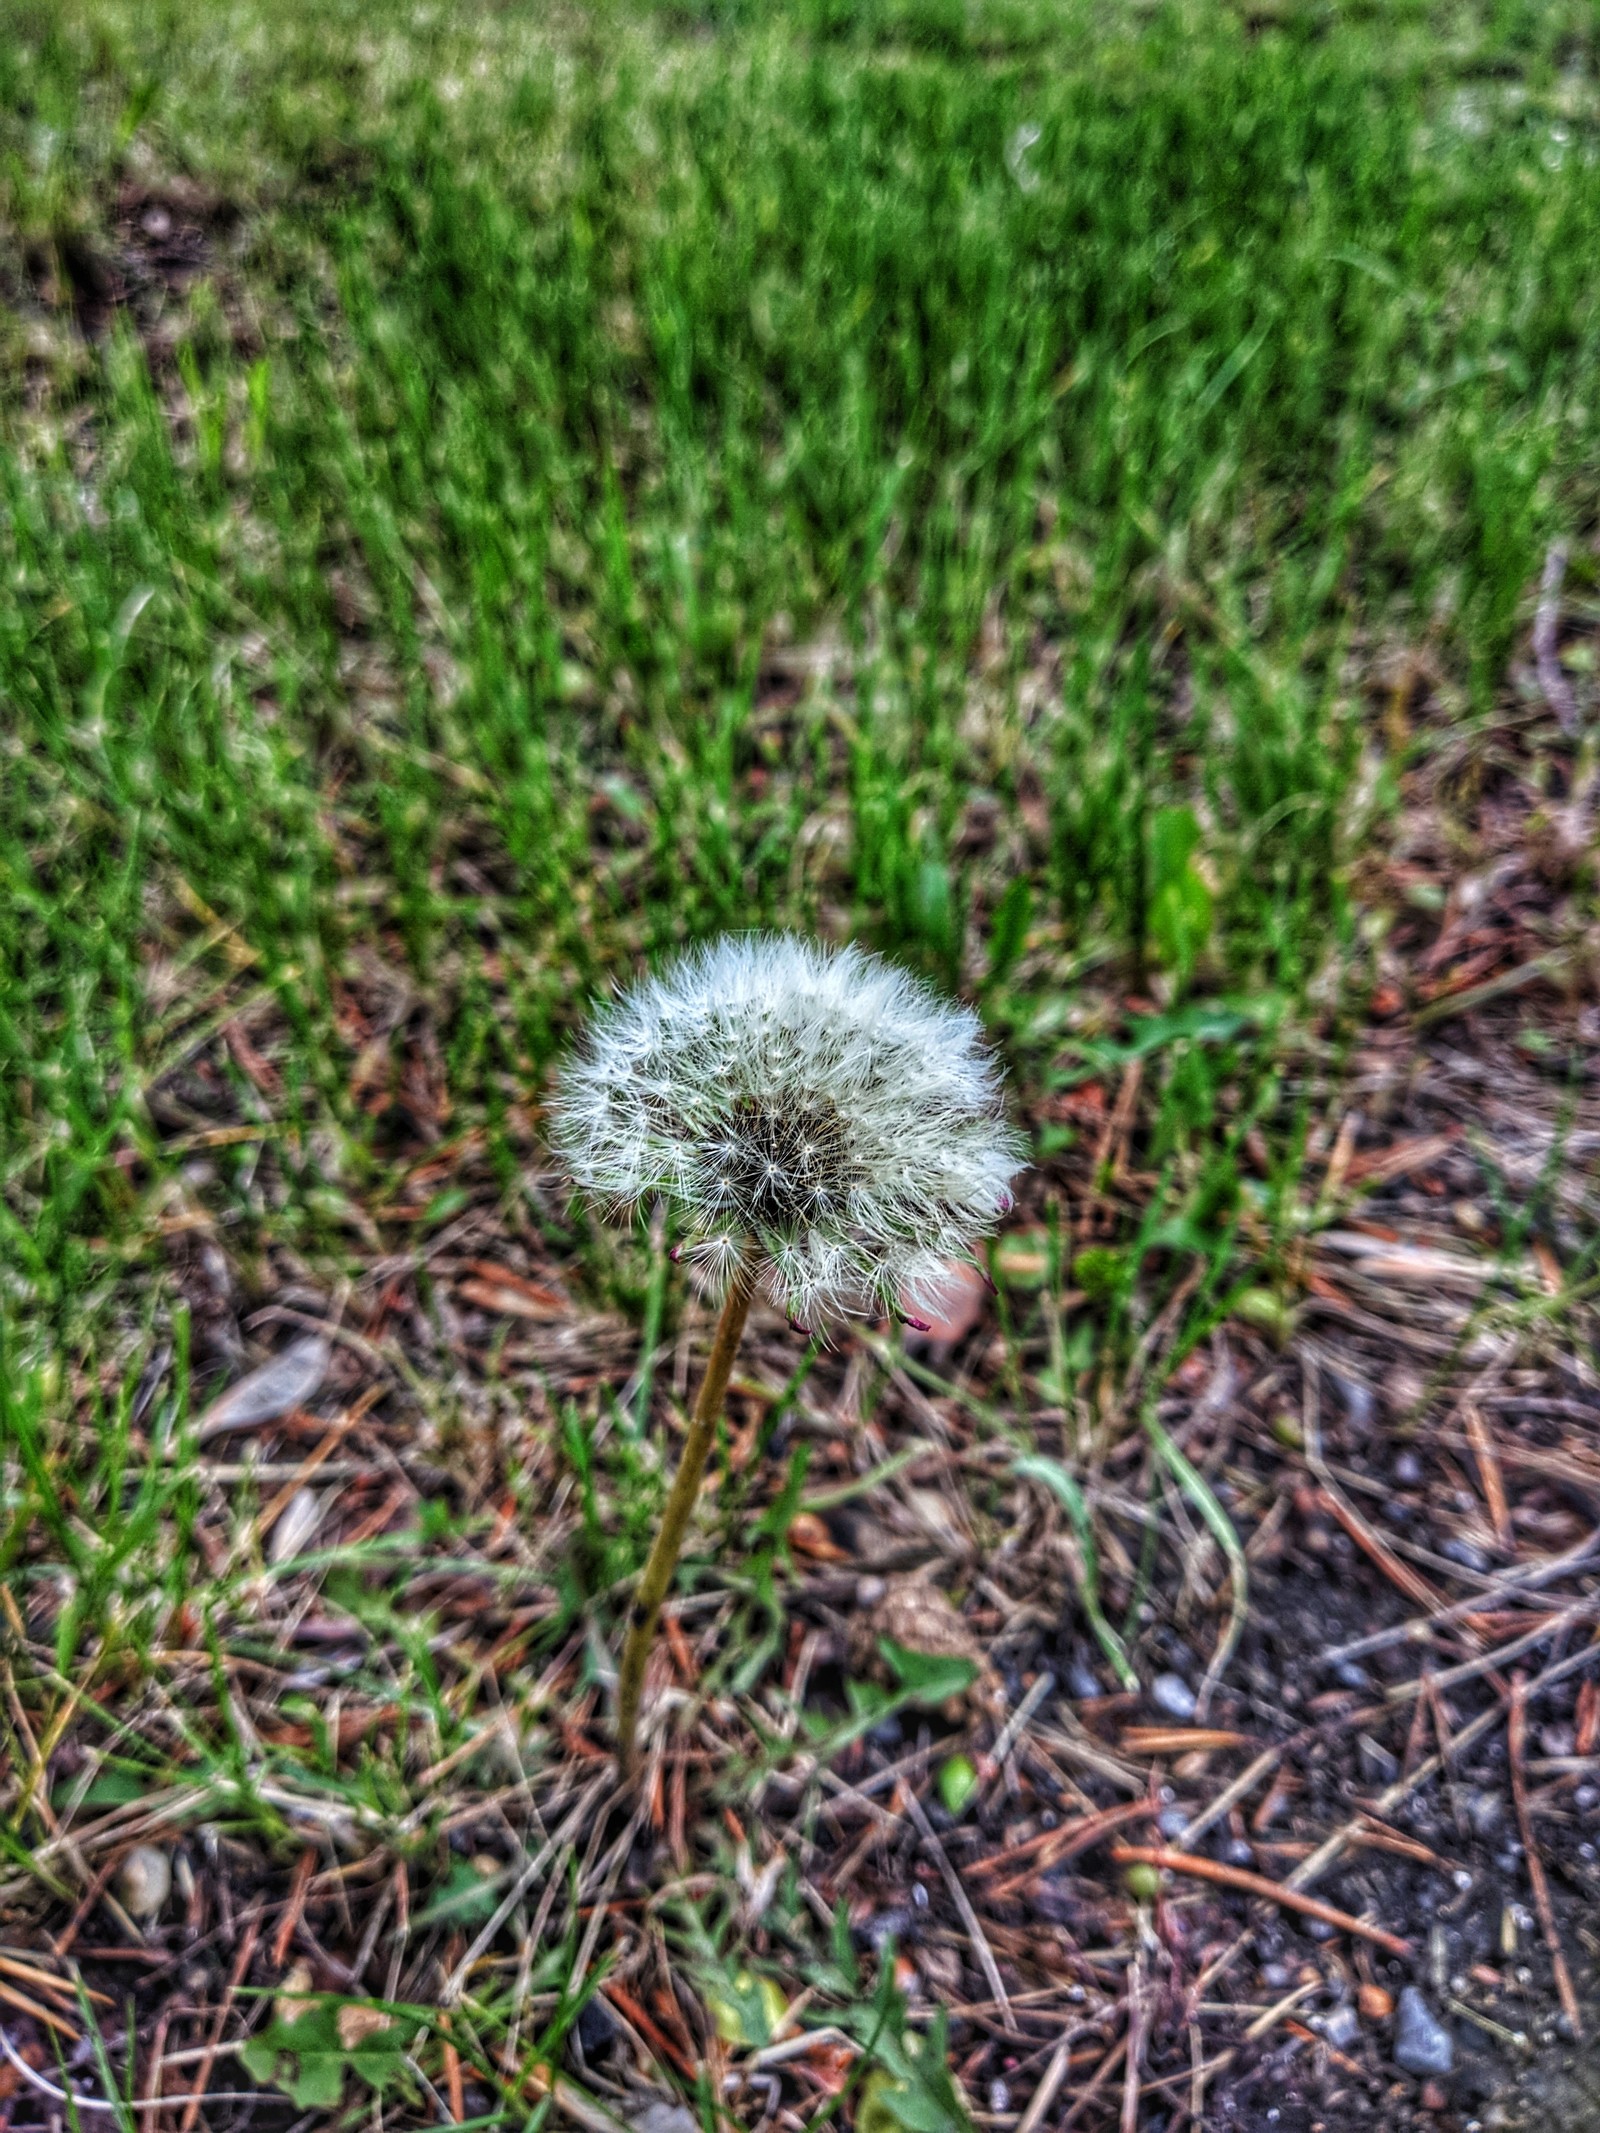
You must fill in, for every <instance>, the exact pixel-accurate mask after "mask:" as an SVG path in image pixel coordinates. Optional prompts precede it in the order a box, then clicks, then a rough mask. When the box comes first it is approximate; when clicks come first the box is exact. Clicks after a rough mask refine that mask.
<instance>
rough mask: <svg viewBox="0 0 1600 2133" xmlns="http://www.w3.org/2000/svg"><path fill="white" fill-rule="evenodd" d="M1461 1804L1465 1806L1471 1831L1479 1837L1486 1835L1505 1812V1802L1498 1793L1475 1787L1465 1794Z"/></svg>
mask: <svg viewBox="0 0 1600 2133" xmlns="http://www.w3.org/2000/svg"><path fill="white" fill-rule="evenodd" d="M1462 1804H1463V1805H1464V1806H1465V1808H1466V1813H1467V1821H1468V1822H1469V1823H1470V1824H1471V1827H1472V1830H1473V1833H1474V1834H1475V1835H1476V1836H1479V1837H1486V1836H1488V1834H1489V1832H1490V1831H1491V1830H1492V1829H1494V1828H1496V1827H1498V1825H1499V1821H1500V1817H1501V1816H1502V1815H1503V1814H1504V1813H1505V1803H1504V1801H1503V1800H1502V1799H1501V1798H1500V1795H1499V1794H1498V1793H1496V1792H1486V1791H1482V1790H1479V1789H1478V1788H1476V1787H1475V1788H1474V1789H1473V1790H1472V1791H1471V1792H1469V1793H1468V1794H1467V1796H1466V1799H1465V1801H1464V1802H1463V1803H1462Z"/></svg>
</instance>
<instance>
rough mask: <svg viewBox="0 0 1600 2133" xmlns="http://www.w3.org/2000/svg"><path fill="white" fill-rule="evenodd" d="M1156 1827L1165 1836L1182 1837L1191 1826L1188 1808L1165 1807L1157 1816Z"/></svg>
mask: <svg viewBox="0 0 1600 2133" xmlns="http://www.w3.org/2000/svg"><path fill="white" fill-rule="evenodd" d="M1156 1827H1157V1828H1158V1829H1159V1830H1160V1832H1161V1834H1162V1836H1164V1837H1172V1838H1177V1837H1181V1836H1182V1835H1183V1833H1184V1831H1185V1830H1186V1829H1187V1828H1188V1827H1189V1811H1188V1809H1187V1808H1185V1807H1163V1808H1162V1810H1161V1812H1160V1814H1159V1815H1158V1816H1157V1817H1156Z"/></svg>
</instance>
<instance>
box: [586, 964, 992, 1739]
mask: <svg viewBox="0 0 1600 2133" xmlns="http://www.w3.org/2000/svg"><path fill="white" fill-rule="evenodd" d="M553 1125H554V1139H555V1144H556V1147H557V1149H558V1151H559V1152H560V1154H561V1155H562V1156H563V1158H564V1159H565V1161H566V1163H567V1165H568V1167H569V1169H570V1170H571V1173H572V1175H573V1177H574V1179H575V1180H576V1182H577V1183H578V1185H579V1186H581V1187H582V1188H583V1190H584V1191H586V1192H587V1193H589V1194H590V1195H591V1196H593V1197H594V1198H595V1199H597V1200H599V1201H601V1202H602V1203H604V1204H605V1205H607V1206H608V1207H610V1208H611V1209H613V1210H614V1211H615V1212H617V1213H619V1214H622V1213H628V1212H631V1211H633V1210H635V1209H637V1208H639V1207H640V1206H641V1205H643V1204H645V1203H649V1202H652V1201H657V1200H659V1201H662V1202H664V1203H665V1204H666V1206H667V1207H668V1208H669V1209H670V1210H671V1213H672V1215H673V1217H674V1219H675V1223H676V1227H677V1231H678V1234H679V1236H680V1237H681V1239H682V1242H681V1244H680V1246H679V1254H680V1256H682V1257H683V1258H685V1259H687V1260H689V1261H690V1262H691V1263H692V1264H693V1265H694V1266H695V1267H697V1268H698V1269H699V1271H700V1272H701V1274H702V1277H703V1278H704V1279H705V1280H706V1281H707V1282H708V1284H710V1285H711V1286H712V1287H714V1288H716V1289H719V1290H721V1291H722V1292H723V1295H724V1301H723V1306H722V1316H721V1319H720V1322H719V1324H718V1327H717V1333H716V1338H715V1340H714V1342H713V1345H712V1351H711V1355H710V1358H709V1360H708V1363H707V1367H706V1375H705V1378H704V1380H703V1382H702V1384H701V1387H700V1392H699V1396H698V1398H697V1400H696V1402H695V1410H694V1415H693V1418H692V1420H691V1424H690V1430H689V1437H688V1441H687V1443H686V1445H685V1448H684V1455H683V1462H682V1465H681V1467H680V1469H679V1472H678V1475H677V1478H676V1480H675V1481H674V1483H673V1487H672V1492H671V1495H670V1496H669V1498H668V1503H667V1508H666V1511H665V1513H664V1514H663V1520H662V1525H661V1530H660V1533H659V1534H658V1536H657V1539H656V1543H655V1547H654V1549H653V1550H652V1552H651V1556H650V1560H649V1562H648V1564H647V1565H646V1567H645V1571H644V1575H643V1577H642V1578H641V1580H640V1584H639V1590H638V1594H637V1596H636V1598H635V1601H634V1605H633V1611H632V1616H631V1620H630V1627H629V1633H628V1641H627V1644H626V1647H625V1649H624V1652H623V1659H622V1665H621V1670H620V1676H619V1686H618V1709H617V1732H618V1742H619V1748H620V1753H621V1757H622V1761H623V1764H624V1767H625V1768H628V1767H631V1765H632V1762H633V1753H634V1749H633V1742H634V1731H635V1726H636V1723H637V1716H638V1701H639V1691H640V1687H641V1685H642V1682H643V1676H644V1663H645V1659H646V1657H647V1656H648V1653H649V1648H650V1643H651V1640H652V1638H653V1636H654V1633H655V1627H656V1622H657V1619H658V1617H659V1615H660V1611H661V1604H662V1601H663V1600H664V1599H665V1597H666V1592H667V1587H668V1585H669V1584H670V1582H671V1579H672V1573H673V1571H674V1569H675V1568H676V1565H677V1559H678V1553H679V1550H680V1549H681V1547H682V1544H683V1538H684V1533H685V1531H686V1529H687V1526H688V1522H689V1517H690V1514H691V1512H692V1510H693V1508H694V1503H695V1499H696V1497H697V1495H698V1493H699V1488H700V1482H701V1479H702V1477H703V1475H704V1471H705V1463H706V1458H707V1455H708V1453H709V1451H710V1445H711V1439H712V1436H713V1434H714V1432H715V1428H716V1423H717V1418H718V1416H719V1415H720V1413H721V1409H722V1401H723V1397H724V1395H725V1393H726V1391H727V1384H728V1377H729V1373H730V1372H731V1370H732V1367H733V1359H734V1354H735V1351H736V1350H737V1348H738V1344H739V1339H740V1336H741V1335H742V1333H743V1330H744V1323H745V1319H746V1317H747V1316H748V1313H749V1310H750V1306H751V1304H752V1302H753V1301H754V1298H755V1296H756V1295H757V1294H758V1293H759V1292H761V1291H765V1293H766V1294H767V1295H768V1297H769V1298H770V1299H771V1300H772V1301H773V1302H774V1303H775V1304H776V1305H777V1306H778V1307H779V1308H780V1309H781V1310H782V1311H784V1312H785V1313H786V1314H787V1315H788V1317H789V1319H790V1320H791V1322H792V1323H794V1324H795V1325H796V1326H797V1328H798V1329H799V1330H801V1331H805V1330H806V1329H808V1328H814V1327H819V1326H822V1325H825V1324H826V1323H828V1322H829V1321H830V1320H833V1319H836V1318H838V1317H842V1316H845V1315H848V1314H859V1315H863V1316H877V1317H882V1316H888V1315H890V1314H893V1313H900V1314H902V1315H905V1316H907V1319H908V1322H909V1323H912V1324H916V1323H918V1322H919V1321H918V1320H917V1319H916V1318H914V1317H911V1316H910V1314H912V1313H914V1312H921V1311H925V1310H928V1309H930V1308H937V1305H938V1301H939V1297H940V1293H941V1291H942V1290H943V1289H944V1288H945V1287H946V1286H947V1284H948V1280H949V1270H950V1267H951V1264H952V1262H953V1261H956V1260H960V1259H962V1258H965V1257H968V1256H970V1254H971V1251H972V1247H973V1244H974V1242H975V1241H976V1239H978V1238H979V1237H982V1236H986V1235H987V1234H988V1233H989V1232H990V1231H991V1230H992V1229H993V1228H994V1226H995V1224H996V1222H997V1221H998V1219H999V1218H1000V1217H1001V1216H1002V1215H1004V1214H1005V1213H1006V1212H1007V1210H1008V1209H1009V1208H1010V1205H1011V1192H1010V1183H1011V1179H1012V1178H1013V1176H1014V1175H1015V1174H1016V1171H1017V1170H1018V1168H1019V1167H1020V1165H1021V1161H1022V1143H1021V1141H1020V1139H1019V1137H1018V1136H1017V1135H1016V1133H1015V1132H1013V1130H1012V1129H1011V1128H1010V1127H1009V1126H1008V1125H1007V1124H1006V1121H1005V1115H1004V1110H1003V1105H1002V1089H1001V1078H1000V1073H999V1069H998V1068H997V1066H996V1065H995V1063H994V1061H993V1059H992V1058H991V1057H990V1056H989V1054H988V1052H987V1051H986V1050H985V1048H984V1045H983V1041H982V1030H981V1027H980V1025H979V1022H978V1019H977V1017H976V1016H975V1015H973V1014H971V1013H970V1012H968V1011H967V1010H966V1009H965V1008H960V1007H955V1006H952V1005H950V1004H949V1003H948V1002H946V1001H943V1000H941V999H939V998H938V997H937V996H936V995H935V994H934V993H933V992H932V991H930V990H929V988H928V987H927V986H925V985H922V984H920V983H919V982H918V981H917V980H916V979H914V978H911V977H908V976H907V975H906V973H905V972H903V971H900V970H897V969H895V968H894V966H893V965H892V964H889V963H885V962H883V961H881V960H880V959H879V958H877V957H876V956H871V955H867V954H864V953H863V952H862V951H861V950H860V949H856V948H844V949H839V950H830V949H827V948H823V947H819V946H817V945H814V944H812V943H809V942H805V941H799V940H794V939H790V938H786V937H777V938H771V937H759V936H736V937H730V938H728V939H724V940H721V941H717V942H715V943H713V944H712V945H711V946H709V947H706V948H701V949H697V950H695V951H693V952H691V953H689V954H687V955H685V956H682V957H680V958H679V959H678V960H677V961H676V962H674V963H673V964H671V965H670V966H669V967H668V968H667V969H666V970H664V971H663V972H662V973H661V974H660V975H659V976H657V977H655V978H649V979H646V980H644V981H643V982H642V983H640V984H638V985H636V986H634V987H633V988H632V989H631V990H629V991H628V992H626V993H624V994H623V995H621V996H620V997H619V998H618V999H616V1000H615V1001H612V1002H611V1003H609V1004H608V1005H607V1006H605V1007H603V1008H601V1009H600V1010H599V1011H598V1013H597V1014H596V1016H595V1018H594V1021H593V1022H592V1024H591V1026H590V1028H589V1030H588V1033H587V1035H586V1037H585V1039H584V1041H583V1043H582V1045H581V1046H580V1048H579V1050H578V1051H577V1052H576V1053H575V1055H574V1056H573V1058H572V1059H571V1060H570V1061H569V1062H568V1064H567V1065H566V1067H565V1068H564V1070H563V1072H562V1074H561V1077H560V1083H559V1088H558V1091H557V1096H556V1103H555V1109H554V1118H553Z"/></svg>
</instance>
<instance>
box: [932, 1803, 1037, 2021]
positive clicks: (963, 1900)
mask: <svg viewBox="0 0 1600 2133" xmlns="http://www.w3.org/2000/svg"><path fill="white" fill-rule="evenodd" d="M906 1812H907V1813H908V1814H909V1815H910V1817H911V1819H912V1821H913V1822H915V1824H916V1825H917V1833H918V1835H919V1836H920V1837H921V1838H922V1841H923V1843H924V1844H925V1845H926V1847H927V1848H928V1850H929V1851H930V1852H931V1853H932V1854H933V1857H934V1861H935V1864H936V1865H937V1866H938V1868H939V1871H940V1873H941V1874H942V1875H943V1877H944V1885H945V1887H946V1888H947V1889H948V1890H949V1891H950V1901H951V1902H952V1903H953V1904H954V1905H955V1907H956V1909H957V1911H958V1912H959V1913H960V1914H961V1923H962V1924H963V1925H964V1926H965V1927H966V1929H967V1938H968V1939H969V1940H970V1941H971V1943H972V1952H973V1954H974V1955H975V1956H976V1957H977V1959H978V1966H979V1968H980V1969H981V1970H982V1972H983V1974H984V1977H985V1979H986V1980H987V1981H988V1986H989V1990H990V1991H991V1992H992V1993H993V1994H994V1996H995V2000H996V2002H997V2003H998V2005H999V2008H1000V2019H1001V2021H1002V2022H1004V2024H1005V2026H1006V2028H1007V2029H1008V2030H1011V2031H1012V2032H1015V2030H1016V2027H1017V2018H1016V2016H1015V2015H1014V2014H1013V2013H1012V2012H1011V2002H1010V2001H1009V2000H1008V1999H1007V1998H1006V1988H1005V1984H1004V1981H1003V1980H1002V1978H1001V1976H1000V1966H999V1964H998V1963H997V1962H996V1961H995V1959H994V1950H993V1949H992V1948H991V1947H990V1946H989V1942H988V1939H987V1937H986V1935H985V1933H984V1930H983V1927H982V1926H981V1925H980V1924H979V1923H978V1914H977V1912H976V1911H975V1910H974V1909H973V1908H972V1903H971V1900H970V1899H969V1897H968V1895H967V1892H966V1890H965V1889H964V1888H963V1887H962V1885H961V1876H960V1875H959V1874H958V1873H957V1872H956V1870H955V1868H954V1867H953V1866H952V1865H951V1864H950V1858H949V1854H948V1853H947V1852H946V1851H945V1848H944V1846H943V1845H942V1844H941V1843H940V1842H939V1839H938V1836H937V1835H936V1833H935V1831H934V1827H933V1824H932V1823H931V1822H930V1821H929V1820H928V1817H927V1812H926V1810H925V1809H924V1807H923V1805H922V1802H921V1801H920V1800H919V1799H918V1798H917V1796H916V1794H915V1793H914V1792H912V1791H911V1790H910V1788H909V1787H908V1788H907V1790H906Z"/></svg>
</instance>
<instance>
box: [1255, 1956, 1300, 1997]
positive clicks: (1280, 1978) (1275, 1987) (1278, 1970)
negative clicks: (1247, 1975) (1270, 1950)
mask: <svg viewBox="0 0 1600 2133" xmlns="http://www.w3.org/2000/svg"><path fill="white" fill-rule="evenodd" d="M1261 1982H1262V1984H1263V1985H1265V1986H1266V1988H1267V1990H1268V1992H1286V1991H1287V1990H1288V1988H1289V1986H1290V1985H1291V1984H1292V1983H1293V1982H1294V1968H1293V1965H1292V1964H1289V1963H1263V1964H1262V1965H1261Z"/></svg>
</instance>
